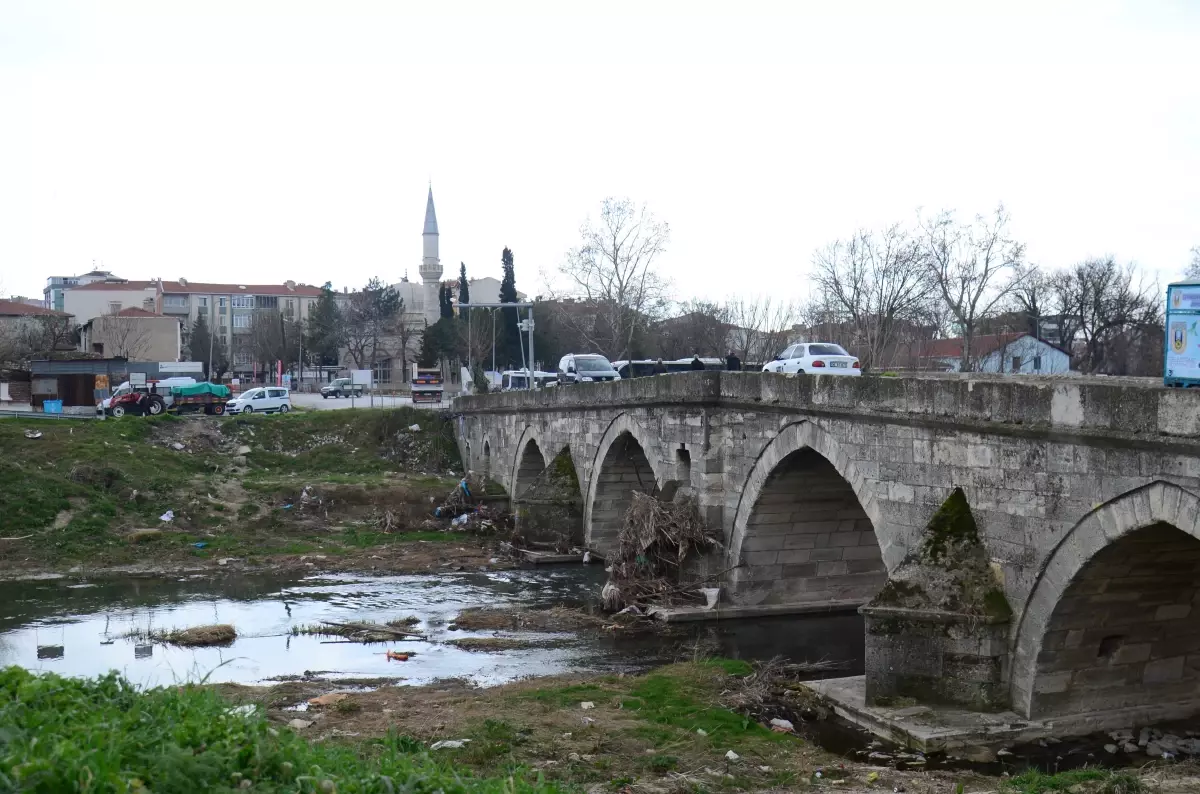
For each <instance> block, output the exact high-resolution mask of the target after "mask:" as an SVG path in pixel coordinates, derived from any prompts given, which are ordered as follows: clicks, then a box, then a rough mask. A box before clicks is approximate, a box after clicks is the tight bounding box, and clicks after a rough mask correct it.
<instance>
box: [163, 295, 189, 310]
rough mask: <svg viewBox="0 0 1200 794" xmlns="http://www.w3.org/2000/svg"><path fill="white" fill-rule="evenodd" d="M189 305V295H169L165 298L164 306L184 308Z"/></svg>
mask: <svg viewBox="0 0 1200 794" xmlns="http://www.w3.org/2000/svg"><path fill="white" fill-rule="evenodd" d="M187 305H188V296H187V295H167V296H166V297H164V298H163V306H170V307H171V308H173V309H183V308H186V307H187Z"/></svg>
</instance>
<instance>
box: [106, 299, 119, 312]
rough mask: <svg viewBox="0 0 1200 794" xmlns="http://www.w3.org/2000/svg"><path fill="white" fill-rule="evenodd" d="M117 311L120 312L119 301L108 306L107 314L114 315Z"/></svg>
mask: <svg viewBox="0 0 1200 794" xmlns="http://www.w3.org/2000/svg"><path fill="white" fill-rule="evenodd" d="M119 311H121V302H120V301H112V302H111V303H109V304H108V313H109V314H116V313H117V312H119Z"/></svg>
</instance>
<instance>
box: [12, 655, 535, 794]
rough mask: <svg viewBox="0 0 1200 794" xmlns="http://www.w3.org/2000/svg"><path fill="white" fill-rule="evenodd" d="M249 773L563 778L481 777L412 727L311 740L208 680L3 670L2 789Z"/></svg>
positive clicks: (253, 780) (305, 784)
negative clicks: (427, 745)
mask: <svg viewBox="0 0 1200 794" xmlns="http://www.w3.org/2000/svg"><path fill="white" fill-rule="evenodd" d="M501 725H502V724H497V726H493V727H488V728H486V730H491V731H494V732H496V733H497V735H498V738H497V740H496V741H497V742H505V741H508V739H506V738H503V737H502V736H501V735H503V736H507V734H505V733H504V731H505V729H504V728H503V727H500V726H501ZM243 781H250V783H249V787H250V788H251V790H253V791H259V792H396V791H411V792H437V791H441V792H446V794H452V793H454V792H523V791H547V790H552V789H551V787H550V786H547V785H544V784H542V783H541V782H540V781H539V780H538V779H536V778H535V779H532V780H530V779H529V778H528V777H527V776H526V775H525V774H523V770H517V771H516V772H515V773H514V774H513V775H511V776H506V777H476V776H474V775H472V774H470V773H469V772H467V771H465V770H464V769H463V768H462V766H461V765H456V764H454V763H452V762H451V761H449V760H446V759H443V758H441V757H439V756H436V755H432V754H430V753H427V752H425V750H424V748H423V747H422V746H421V745H420V744H419V743H417V742H415V741H413V740H412V739H410V738H408V737H405V736H396V735H394V734H393V735H388V736H386V737H384V738H382V739H377V740H373V741H371V742H367V743H365V744H363V745H360V747H359V748H357V749H356V748H354V747H351V746H347V745H342V744H336V743H321V744H310V743H309V742H307V741H306V740H304V739H302V738H300V737H299V736H297V735H296V734H294V733H293V732H292V731H290V730H288V729H286V728H276V727H273V726H271V725H270V724H269V723H268V722H267V720H266V718H265V717H264V716H263V714H262V712H261V711H254V712H252V713H251V714H249V715H242V714H238V713H234V712H232V711H231V710H230V706H229V704H228V703H227V702H225V701H224V700H222V699H221V698H220V697H219V696H218V695H217V694H216V693H214V692H212V691H209V690H207V689H204V688H201V687H195V686H181V687H168V688H162V689H151V690H146V691H138V690H136V689H134V688H133V687H132V686H131V685H129V684H128V683H127V682H125V681H124V680H123V679H121V678H120V677H118V676H117V675H116V674H110V675H108V676H105V677H103V678H98V679H90V680H85V679H72V678H61V677H59V676H57V675H53V674H46V675H42V676H35V675H33V674H31V673H29V672H27V671H25V670H22V669H19V668H16V667H9V668H6V669H3V670H0V790H4V791H25V792H59V791H88V792H143V794H148V793H149V792H151V791H153V792H191V791H215V792H229V791H234V790H239V788H241V787H242V786H243V783H242V782H243Z"/></svg>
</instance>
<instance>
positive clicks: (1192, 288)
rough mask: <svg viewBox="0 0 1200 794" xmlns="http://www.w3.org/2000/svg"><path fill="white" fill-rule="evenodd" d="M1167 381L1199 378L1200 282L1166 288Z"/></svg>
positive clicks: (1196, 379)
mask: <svg viewBox="0 0 1200 794" xmlns="http://www.w3.org/2000/svg"><path fill="white" fill-rule="evenodd" d="M1165 369H1166V371H1165V373H1164V376H1165V380H1166V381H1168V382H1170V381H1176V380H1195V381H1200V285H1190V284H1188V285H1181V284H1172V285H1171V286H1169V287H1168V288H1167V339H1166V367H1165Z"/></svg>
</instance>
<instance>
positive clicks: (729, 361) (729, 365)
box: [725, 350, 742, 372]
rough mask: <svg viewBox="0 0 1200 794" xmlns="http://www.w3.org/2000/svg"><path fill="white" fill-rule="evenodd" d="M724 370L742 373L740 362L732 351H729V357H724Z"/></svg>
mask: <svg viewBox="0 0 1200 794" xmlns="http://www.w3.org/2000/svg"><path fill="white" fill-rule="evenodd" d="M725 369H727V370H729V371H730V372H741V371H742V360H741V359H740V358H738V357H737V354H735V353H734V352H733V351H732V350H730V351H729V355H727V356H725Z"/></svg>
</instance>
